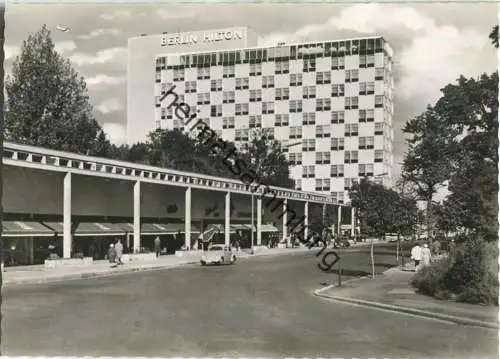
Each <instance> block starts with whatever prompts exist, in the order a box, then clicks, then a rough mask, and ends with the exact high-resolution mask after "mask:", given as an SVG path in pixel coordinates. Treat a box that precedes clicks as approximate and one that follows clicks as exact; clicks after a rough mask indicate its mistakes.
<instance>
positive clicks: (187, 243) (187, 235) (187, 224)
mask: <svg viewBox="0 0 500 359" xmlns="http://www.w3.org/2000/svg"><path fill="white" fill-rule="evenodd" d="M184 218H185V220H184V247H185V248H186V249H188V248H190V249H192V248H191V187H188V188H186V196H185V206H184Z"/></svg>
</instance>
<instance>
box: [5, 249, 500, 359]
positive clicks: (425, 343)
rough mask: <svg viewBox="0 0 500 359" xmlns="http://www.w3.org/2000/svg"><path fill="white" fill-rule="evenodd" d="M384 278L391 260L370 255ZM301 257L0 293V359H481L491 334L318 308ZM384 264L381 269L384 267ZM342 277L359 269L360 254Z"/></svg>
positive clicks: (329, 278)
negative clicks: (30, 358) (22, 358)
mask: <svg viewBox="0 0 500 359" xmlns="http://www.w3.org/2000/svg"><path fill="white" fill-rule="evenodd" d="M377 252H378V253H377V259H378V260H379V261H380V263H381V264H382V265H381V266H379V267H377V270H378V271H382V270H385V269H386V268H387V266H388V265H389V263H390V262H394V259H392V258H388V257H386V256H383V255H382V254H380V252H381V250H380V249H378V250H377ZM317 262H318V259H317V258H316V257H315V256H314V254H313V253H312V252H311V253H302V254H294V255H290V256H288V255H287V256H279V257H273V258H269V257H267V258H266V257H261V258H252V259H249V260H241V261H240V262H239V263H237V264H236V265H234V266H225V267H200V266H192V267H185V268H177V269H169V270H162V271H154V272H142V273H141V272H139V273H133V274H130V275H121V276H115V277H107V278H98V279H88V280H79V281H71V282H66V283H57V284H51V285H36V286H22V287H21V286H18V287H12V288H6V289H4V290H3V300H4V302H3V305H2V311H3V314H4V316H5V317H4V320H3V323H2V324H3V333H2V334H3V335H2V354H3V355H50V356H55V355H70V354H73V355H93V356H97V355H100V356H105V355H107V356H120V355H127V356H162V357H165V356H185V357H187V356H220V355H224V356H229V357H235V356H252V357H254V356H267V357H283V356H296V357H299V356H302V357H305V356H308V357H318V356H319V357H344V358H352V357H358V358H359V357H377V358H382V357H391V358H400V357H407V358H434V357H439V358H465V357H467V358H470V357H475V358H480V357H497V356H496V355H495V353H496V351H495V348H497V349H498V344H496V335H495V332H493V331H489V330H483V329H476V328H470V327H460V326H453V325H449V324H444V323H441V322H435V321H429V320H424V319H417V318H413V317H408V316H404V315H401V314H393V313H388V312H381V311H376V310H373V309H367V308H360V307H353V306H348V305H344V304H338V303H334V302H328V301H324V300H322V299H319V298H317V297H314V296H312V294H311V293H310V291H312V290H313V289H317V288H319V287H321V283H324V282H329V283H331V282H333V281H335V280H336V275H335V274H325V273H322V272H321V271H319V270H318V269H317V267H316V263H317ZM384 262H385V263H384ZM342 263H343V268H344V273H348V274H350V275H360V274H363V273H365V272H366V271H369V268H370V267H369V254H368V253H366V250H361V252H360V250H359V249H358V250H356V251H355V252H350V253H343V254H342Z"/></svg>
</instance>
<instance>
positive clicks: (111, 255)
mask: <svg viewBox="0 0 500 359" xmlns="http://www.w3.org/2000/svg"><path fill="white" fill-rule="evenodd" d="M115 260H116V250H115V245H114V244H113V243H111V244H110V245H109V248H108V261H109V263H112V264H113V263H115Z"/></svg>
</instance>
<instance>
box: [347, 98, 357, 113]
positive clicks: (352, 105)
mask: <svg viewBox="0 0 500 359" xmlns="http://www.w3.org/2000/svg"><path fill="white" fill-rule="evenodd" d="M358 103H359V100H358V97H346V98H345V107H344V108H345V109H346V110H355V109H357V108H358Z"/></svg>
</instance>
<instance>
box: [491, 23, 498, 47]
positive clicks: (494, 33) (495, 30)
mask: <svg viewBox="0 0 500 359" xmlns="http://www.w3.org/2000/svg"><path fill="white" fill-rule="evenodd" d="M490 40H491V43H492V44H493V46H495V47H496V48H497V49H498V25H495V26H494V27H493V29H492V30H491V32H490Z"/></svg>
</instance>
